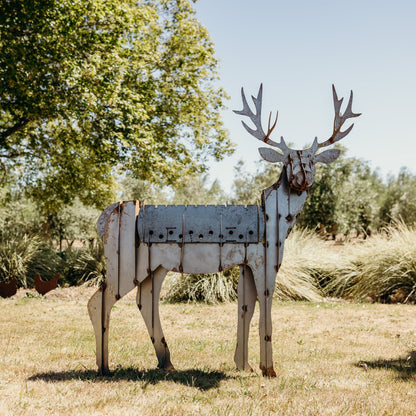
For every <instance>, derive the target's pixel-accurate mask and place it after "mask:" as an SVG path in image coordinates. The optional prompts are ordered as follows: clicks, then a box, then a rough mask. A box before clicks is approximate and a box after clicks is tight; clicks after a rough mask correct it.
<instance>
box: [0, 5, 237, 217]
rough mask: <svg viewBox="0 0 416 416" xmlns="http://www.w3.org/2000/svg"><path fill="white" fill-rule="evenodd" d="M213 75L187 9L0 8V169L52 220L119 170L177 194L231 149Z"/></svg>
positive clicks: (98, 200) (88, 198)
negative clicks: (179, 185) (184, 181)
mask: <svg viewBox="0 0 416 416" xmlns="http://www.w3.org/2000/svg"><path fill="white" fill-rule="evenodd" d="M216 68H217V60H216V59H215V56H214V49H213V44H212V41H211V39H210V37H209V35H208V33H207V31H206V29H205V28H204V27H203V26H202V25H201V24H200V23H199V22H198V21H197V19H196V17H195V13H194V10H193V8H192V5H191V3H190V2H189V1H188V0H139V1H137V0H5V1H3V2H1V4H0V161H1V162H2V163H3V164H4V166H7V167H8V168H12V169H15V170H16V171H17V172H19V177H20V180H21V181H22V182H23V183H24V185H25V186H26V187H28V189H31V190H32V193H33V195H34V196H35V197H36V198H37V200H38V201H42V202H43V204H44V205H46V208H47V209H48V210H52V211H53V210H56V209H57V207H59V206H60V204H62V203H68V202H70V201H72V200H73V199H74V197H75V196H78V197H79V198H80V200H81V201H83V202H87V203H90V204H91V203H93V204H95V205H97V206H98V207H101V206H103V205H105V204H106V203H107V202H108V200H109V199H111V198H112V197H114V196H113V192H114V179H113V173H114V172H115V169H117V168H120V167H122V168H123V169H124V170H125V171H126V170H127V171H129V172H130V173H133V174H134V175H135V176H136V177H137V178H139V179H142V180H146V181H162V182H163V183H164V184H174V183H176V182H177V181H178V180H179V179H180V178H181V177H183V176H184V175H189V174H192V173H194V172H201V171H203V170H204V168H205V163H206V161H207V158H208V157H210V156H212V157H214V158H216V159H221V158H222V157H224V156H225V155H227V154H229V153H230V152H231V151H232V146H231V143H230V141H229V140H228V138H227V134H226V131H225V130H224V128H223V125H222V122H221V119H220V110H221V109H222V108H223V101H224V99H225V98H226V96H225V93H224V91H223V90H222V89H221V88H219V87H217V86H216V79H217V73H216ZM19 169H20V170H19Z"/></svg>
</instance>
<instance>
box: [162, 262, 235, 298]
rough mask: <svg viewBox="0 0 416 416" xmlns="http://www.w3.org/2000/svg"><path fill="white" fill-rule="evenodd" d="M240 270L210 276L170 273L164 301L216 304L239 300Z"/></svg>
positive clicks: (233, 269) (167, 277)
mask: <svg viewBox="0 0 416 416" xmlns="http://www.w3.org/2000/svg"><path fill="white" fill-rule="evenodd" d="M238 276H239V268H238V267H234V268H232V269H230V270H227V271H225V272H218V273H210V274H181V273H168V275H167V276H166V282H165V285H166V290H165V295H164V296H163V300H164V301H166V302H171V303H174V302H197V301H199V302H204V303H209V304H215V303H220V302H231V301H234V300H236V299H237V284H238Z"/></svg>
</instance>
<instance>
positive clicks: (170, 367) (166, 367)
mask: <svg viewBox="0 0 416 416" xmlns="http://www.w3.org/2000/svg"><path fill="white" fill-rule="evenodd" d="M163 369H164V370H165V371H175V367H174V366H173V364H172V363H166V364H165V365H164V366H163Z"/></svg>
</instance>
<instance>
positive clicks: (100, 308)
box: [88, 288, 117, 375]
mask: <svg viewBox="0 0 416 416" xmlns="http://www.w3.org/2000/svg"><path fill="white" fill-rule="evenodd" d="M116 302H117V296H116V295H115V294H114V293H111V291H110V290H108V289H105V288H100V289H99V290H97V291H96V292H95V293H94V295H92V297H91V299H90V300H89V301H88V313H89V315H90V319H91V322H92V326H93V327H94V333H95V356H96V361H97V366H98V373H99V374H101V375H105V374H109V373H110V369H109V366H108V333H109V327H110V313H111V308H112V307H113V305H114V304H115V303H116Z"/></svg>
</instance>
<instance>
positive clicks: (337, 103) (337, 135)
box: [318, 84, 361, 148]
mask: <svg viewBox="0 0 416 416" xmlns="http://www.w3.org/2000/svg"><path fill="white" fill-rule="evenodd" d="M332 95H333V97H334V110H335V117H334V130H333V133H332V136H331V137H330V138H329V139H328V140H325V141H324V142H322V143H319V144H318V148H319V147H324V146H329V145H331V144H333V143H335V142H337V141H339V140H341V139H342V138H344V137H345V136H346V135H347V134H348V133H349V132H350V131H351V130H352V128H353V127H354V123H353V124H352V125H351V126H350V127H348V129H347V130H345V131H341V127H342V125H343V124H344V123H345V121H346V120H348V119H349V118H353V117H358V116H360V115H361V113H358V114H355V113H353V112H352V108H351V107H352V97H353V93H352V91H351V94H350V99H349V101H348V104H347V108H346V109H345V111H344V114H341V112H340V110H341V105H342V101H343V100H344V98H341V99H340V100H338V96H337V92H336V91H335V87H334V84H332Z"/></svg>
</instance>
